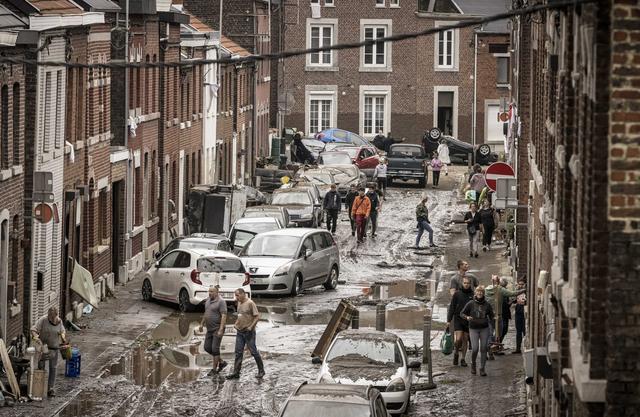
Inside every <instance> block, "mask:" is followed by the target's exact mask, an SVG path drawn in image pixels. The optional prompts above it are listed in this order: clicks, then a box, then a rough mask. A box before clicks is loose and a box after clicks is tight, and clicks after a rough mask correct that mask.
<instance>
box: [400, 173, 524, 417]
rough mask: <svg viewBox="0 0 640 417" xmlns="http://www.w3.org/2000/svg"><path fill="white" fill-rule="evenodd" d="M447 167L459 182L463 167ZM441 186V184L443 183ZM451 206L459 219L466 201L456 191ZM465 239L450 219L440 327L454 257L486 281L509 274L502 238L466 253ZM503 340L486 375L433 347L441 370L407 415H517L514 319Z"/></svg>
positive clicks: (519, 370) (519, 387) (519, 381)
mask: <svg viewBox="0 0 640 417" xmlns="http://www.w3.org/2000/svg"><path fill="white" fill-rule="evenodd" d="M451 171H452V170H450V173H449V176H448V178H451V179H452V180H455V181H458V184H460V183H462V181H463V180H464V172H466V167H461V166H458V167H455V169H454V170H453V172H451ZM443 178H447V177H443ZM441 184H442V183H441ZM444 186H445V185H444V184H442V188H444ZM446 187H447V189H457V188H459V187H456V186H455V185H454V184H447V185H446ZM452 208H453V215H452V220H454V219H455V220H461V219H462V216H463V215H464V212H465V211H467V209H468V205H467V203H466V202H465V201H464V200H463V199H462V197H461V196H460V195H459V198H458V201H457V204H454V207H452ZM468 245H469V241H468V237H467V233H466V227H465V225H464V224H452V225H451V226H450V230H449V237H448V241H447V244H446V250H445V255H444V259H443V263H442V270H441V274H440V278H439V282H438V290H437V294H436V297H435V302H434V309H433V310H434V318H433V329H434V331H435V330H442V329H444V327H445V326H446V324H445V322H446V311H447V307H448V305H449V301H450V296H449V280H450V276H451V275H452V274H453V273H455V271H456V270H457V265H456V263H457V261H458V260H459V259H463V260H466V261H468V262H469V265H470V267H471V268H470V271H469V272H470V273H472V274H473V275H475V276H476V277H477V278H478V280H479V281H480V284H481V285H484V286H487V285H489V284H490V283H491V275H492V274H498V275H500V276H506V277H508V276H509V275H510V270H509V266H508V264H507V260H506V258H504V257H503V256H502V253H503V252H504V249H505V246H504V245H503V244H500V245H497V244H495V245H494V246H493V247H492V250H491V251H490V252H480V255H479V257H478V258H470V257H469V246H468ZM438 340H439V337H438ZM432 345H433V344H432ZM504 345H505V347H506V348H507V351H506V354H505V355H503V356H496V360H495V361H487V365H486V370H487V374H488V376H487V377H480V376H474V375H471V372H470V368H469V367H466V368H465V367H460V366H453V364H452V361H453V355H448V356H445V355H443V354H442V353H441V352H440V351H439V350H434V351H433V357H432V358H433V364H434V366H433V370H434V374H436V375H438V374H441V376H438V377H436V378H435V379H434V380H435V382H436V384H437V388H436V389H434V390H431V391H421V392H418V393H417V401H416V403H417V404H419V406H418V407H417V409H416V410H415V413H414V414H412V415H415V416H427V415H429V416H471V415H475V416H503V415H519V414H521V411H522V412H524V410H525V408H524V404H525V401H526V398H525V395H526V393H525V384H524V369H523V364H522V357H521V356H520V355H513V354H511V352H512V351H513V350H514V349H515V327H514V325H513V320H512V321H511V322H510V327H509V331H508V333H507V336H506V338H505V341H504ZM466 360H467V362H468V363H469V364H470V363H471V350H470V349H469V351H468V352H467V356H466ZM478 360H479V359H478ZM523 415H524V414H523Z"/></svg>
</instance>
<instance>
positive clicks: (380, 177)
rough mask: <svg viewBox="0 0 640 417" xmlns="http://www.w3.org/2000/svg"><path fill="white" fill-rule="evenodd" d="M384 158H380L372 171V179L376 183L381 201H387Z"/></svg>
mask: <svg viewBox="0 0 640 417" xmlns="http://www.w3.org/2000/svg"><path fill="white" fill-rule="evenodd" d="M385 162H386V161H385V159H384V158H380V161H379V162H378V165H376V169H375V170H374V171H373V179H374V180H376V182H377V183H378V190H379V191H380V192H381V193H382V199H383V200H385V201H386V200H387V164H386V163H385Z"/></svg>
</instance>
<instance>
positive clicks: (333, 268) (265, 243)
mask: <svg viewBox="0 0 640 417" xmlns="http://www.w3.org/2000/svg"><path fill="white" fill-rule="evenodd" d="M240 259H241V260H242V263H243V264H244V267H245V270H246V271H247V272H248V273H249V274H250V279H251V292H252V293H253V294H291V295H298V294H300V293H301V292H302V290H304V289H306V288H311V287H315V286H318V285H322V286H324V288H325V289H327V290H332V289H335V288H336V286H337V285H338V274H339V273H340V254H339V251H338V246H337V244H336V242H335V240H333V236H331V233H329V232H327V231H324V230H318V229H308V228H296V229H281V230H274V231H272V232H266V233H260V234H258V235H256V236H255V237H254V238H253V239H252V240H251V241H250V242H249V243H248V244H247V245H246V246H245V248H244V249H243V251H242V252H241V253H240Z"/></svg>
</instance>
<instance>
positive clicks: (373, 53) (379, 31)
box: [364, 26, 387, 66]
mask: <svg viewBox="0 0 640 417" xmlns="http://www.w3.org/2000/svg"><path fill="white" fill-rule="evenodd" d="M386 34H387V27H386V26H366V27H365V28H364V39H365V40H367V41H368V40H376V39H380V38H384V37H385V36H386ZM385 49H386V48H385V44H384V42H374V43H372V44H369V45H367V46H365V47H364V65H366V66H385V65H386V64H387V57H386V54H385Z"/></svg>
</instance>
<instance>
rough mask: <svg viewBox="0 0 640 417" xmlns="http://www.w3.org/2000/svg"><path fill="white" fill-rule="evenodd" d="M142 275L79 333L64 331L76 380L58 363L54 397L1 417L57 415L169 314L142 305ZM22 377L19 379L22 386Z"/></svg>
mask: <svg viewBox="0 0 640 417" xmlns="http://www.w3.org/2000/svg"><path fill="white" fill-rule="evenodd" d="M141 284H142V274H140V276H138V277H137V278H136V279H134V280H133V281H130V282H128V283H127V285H126V286H120V285H119V286H116V289H115V291H114V297H113V298H108V299H107V300H106V301H103V302H102V303H100V305H99V306H98V309H94V310H93V312H92V313H91V315H89V316H87V317H83V318H82V319H81V320H80V321H79V322H78V323H76V324H78V325H79V326H80V327H82V328H83V329H82V330H81V331H79V332H78V331H68V332H67V336H68V338H69V339H70V341H71V344H72V345H75V346H77V347H78V348H80V352H81V353H82V367H81V376H80V378H65V376H64V367H65V362H64V361H63V360H58V373H57V378H56V387H55V388H56V397H54V398H52V399H44V400H43V401H33V402H27V403H21V404H16V405H15V407H13V408H6V407H5V408H2V409H1V414H2V415H3V416H7V417H9V416H11V417H13V416H16V417H18V416H25V417H27V416H28V417H48V416H55V415H57V414H58V413H59V412H60V410H61V409H62V408H63V407H64V406H65V405H66V404H67V403H68V402H69V401H71V400H72V399H73V398H74V397H75V396H76V395H77V394H78V392H79V391H80V390H81V389H83V388H86V386H87V385H89V384H90V383H91V382H92V381H95V378H96V377H97V376H98V375H99V374H100V373H101V371H102V369H103V367H104V366H105V365H107V364H109V363H110V362H112V361H113V360H114V359H115V358H118V357H120V356H121V355H122V354H124V353H125V352H126V351H127V350H128V349H129V347H130V346H131V344H132V343H133V342H134V341H135V340H136V339H137V338H138V337H139V336H140V335H141V334H142V333H144V332H145V331H147V330H149V329H150V328H152V327H154V326H155V325H156V324H157V323H159V322H160V321H161V320H162V319H163V318H165V317H166V316H168V315H169V314H170V313H171V312H172V310H170V309H168V308H167V307H165V306H164V305H162V304H159V303H145V302H144V301H142V298H141V296H140V286H141ZM25 381H26V377H23V381H22V382H23V383H24V382H25Z"/></svg>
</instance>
